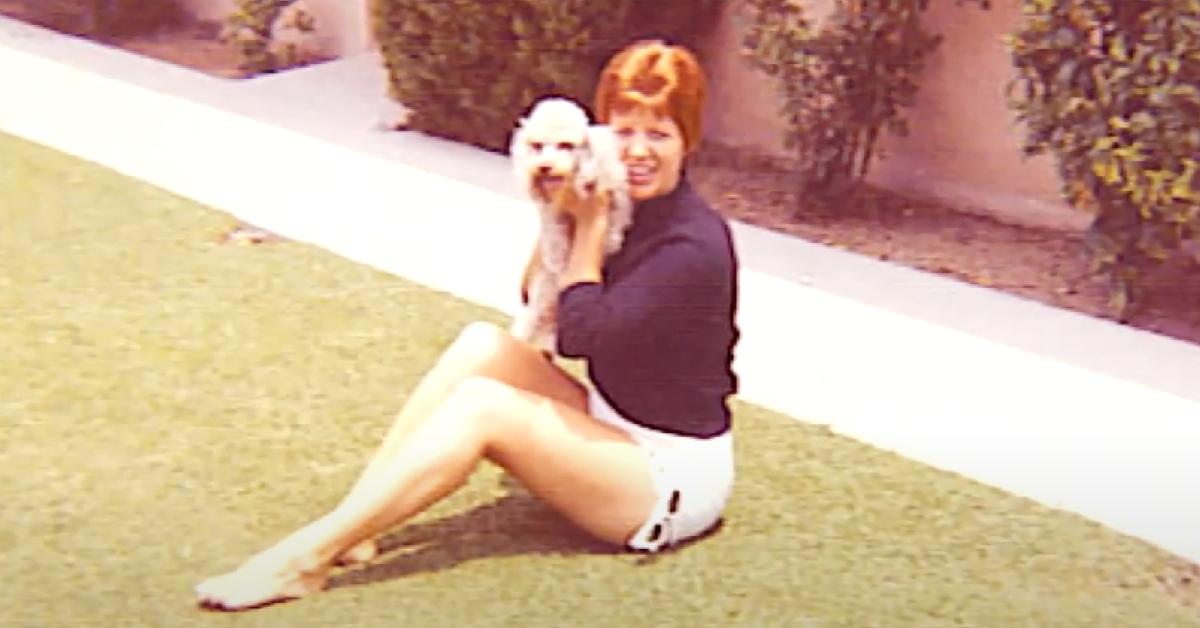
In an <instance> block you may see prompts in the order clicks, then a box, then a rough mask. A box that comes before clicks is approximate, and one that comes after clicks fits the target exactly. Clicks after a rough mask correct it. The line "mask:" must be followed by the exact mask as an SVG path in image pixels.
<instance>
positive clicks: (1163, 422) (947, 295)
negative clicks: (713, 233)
mask: <svg viewBox="0 0 1200 628" xmlns="http://www.w3.org/2000/svg"><path fill="white" fill-rule="evenodd" d="M382 80H383V79H382V73H381V70H380V68H379V65H378V62H377V60H375V59H374V58H373V57H372V56H371V55H364V56H362V57H359V58H354V59H348V60H344V61H339V62H335V63H330V64H325V65H322V66H317V67H313V68H309V69H305V70H297V71H293V72H288V73H284V74H280V75H275V76H270V77H264V78H260V79H254V80H249V81H233V80H225V79H218V78H213V77H209V76H207V75H203V74H200V73H197V72H193V71H190V70H186V69H183V68H179V67H175V66H171V65H167V64H164V63H161V62H157V61H154V60H150V59H146V58H142V57H138V56H135V55H131V54H128V53H124V52H122V51H118V50H112V49H107V48H104V47H101V46H98V45H94V44H91V43H89V42H86V41H81V40H77V39H72V38H69V37H64V36H60V35H57V34H53V33H49V32H47V31H44V30H42V29H38V28H34V27H29V26H26V25H24V24H20V23H16V22H13V21H10V20H5V19H3V18H0V84H2V85H4V86H5V88H4V90H5V93H4V94H3V96H0V130H3V131H5V132H8V133H12V134H15V135H18V136H22V137H25V138H28V139H31V140H33V141H36V142H39V143H42V144H45V145H48V146H52V147H55V148H57V149H59V150H62V151H64V152H67V153H71V154H74V155H77V156H80V157H83V158H85V159H89V160H92V161H95V162H97V163H100V164H104V165H106V166H108V167H111V168H113V169H115V170H118V171H120V172H123V173H126V174H128V175H131V176H134V177H137V178H139V179H143V180H146V181H149V182H151V183H154V184H156V185H159V186H161V187H163V188H166V189H169V190H171V191H174V192H176V193H178V194H181V195H183V196H187V197H190V198H193V199H196V200H198V201H200V202H203V203H206V204H208V205H211V206H213V207H216V208H219V209H222V210H225V211H228V212H230V213H232V214H234V215H236V216H238V217H240V218H242V219H244V220H247V221H249V222H252V223H256V224H259V225H262V226H264V227H267V228H270V229H272V230H274V231H277V232H279V233H281V234H283V235H285V236H288V237H291V238H294V239H297V240H301V241H307V242H312V243H314V244H316V245H318V246H321V247H323V248H325V249H327V250H330V251H332V252H334V253H337V254H339V255H342V256H344V257H346V258H349V259H352V260H355V261H358V262H361V263H365V264H370V265H372V266H375V267H378V268H381V269H384V270H386V271H388V272H392V273H396V274H398V275H401V276H404V277H407V278H409V279H412V280H414V281H417V282H420V283H422V284H425V285H427V286H430V287H433V288H436V289H439V290H444V291H446V292H449V293H452V294H455V295H458V296H460V297H463V298H467V299H470V300H472V301H475V302H478V303H481V304H484V305H488V306H491V307H495V308H498V309H500V310H502V311H506V312H511V311H512V310H513V308H514V306H515V305H516V300H515V290H514V286H515V285H516V284H517V277H518V276H519V270H520V264H521V261H522V260H523V256H524V255H525V254H526V252H527V251H528V248H529V246H530V245H531V242H532V238H533V234H534V230H535V226H536V225H535V222H534V216H533V212H531V211H530V210H529V209H528V208H527V207H526V206H525V205H524V204H523V203H522V202H521V201H520V199H519V198H518V197H517V195H516V194H515V192H514V186H513V185H512V182H511V180H510V175H509V171H508V164H507V161H506V160H505V159H504V158H503V157H502V156H499V155H494V154H489V153H486V152H483V151H479V150H475V149H471V148H468V147H465V146H461V145H457V144H454V143H450V142H445V141H441V140H437V139H434V138H429V137H425V136H422V135H420V134H416V133H383V132H381V131H379V130H377V129H376V128H375V120H376V118H375V112H376V111H377V110H378V104H379V103H380V99H381V97H382V93H383V82H382ZM0 167H3V156H0ZM734 231H735V237H736V241H737V246H738V250H739V255H740V257H741V259H742V262H743V272H742V278H741V280H742V292H741V308H740V312H739V324H740V326H741V328H742V330H743V334H744V335H743V340H742V342H741V344H740V345H739V350H738V355H737V364H736V365H735V366H736V368H737V370H738V371H739V373H740V375H741V376H742V381H743V391H742V397H743V398H745V399H746V400H748V401H751V402H754V403H758V404H761V405H763V406H766V407H769V408H772V409H775V410H778V411H780V412H783V413H786V414H789V415H791V416H794V417H797V418H799V419H802V420H805V421H810V422H818V423H825V424H828V425H829V426H830V427H831V428H832V429H834V430H835V431H837V432H840V433H843V434H846V435H848V436H850V437H853V438H856V439H859V440H862V441H865V442H869V443H872V444H874V445H876V446H878V447H880V448H883V449H887V450H892V451H896V452H898V453H900V454H902V455H905V456H908V457H912V458H915V459H918V460H921V461H923V462H925V463H927V464H930V465H933V466H936V467H939V468H943V469H947V470H951V471H954V472H957V473H961V474H963V475H966V476H969V477H972V478H975V479H977V480H979V481H982V482H985V483H988V484H991V485H994V486H997V487H1000V488H1002V489H1004V490H1007V491H1010V492H1013V493H1016V494H1019V495H1023V496H1026V497H1029V498H1032V499H1035V500H1037V501H1039V502H1042V503H1044V504H1047V505H1049V506H1052V507H1058V508H1063V509H1067V510H1070V511H1074V512H1077V513H1080V514H1082V515H1084V516H1086V517H1089V518H1092V519H1094V520H1097V521H1100V522H1102V523H1104V524H1106V525H1108V526H1110V527H1112V528H1114V529H1116V530H1119V531H1122V532H1124V533H1127V534H1130V535H1133V536H1137V537H1140V538H1143V539H1145V540H1147V541H1150V542H1152V543H1154V544H1156V545H1159V546H1161V547H1163V548H1165V549H1168V550H1170V551H1173V552H1175V553H1177V554H1180V555H1182V556H1184V557H1187V558H1190V559H1191V560H1194V561H1200V347H1196V346H1192V345H1188V344H1185V343H1180V342H1176V341H1172V340H1169V339H1165V338H1162V337H1159V336H1155V335H1152V334H1148V333H1144V332H1140V331H1137V330H1132V329H1129V328H1125V327H1120V326H1117V325H1113V324H1110V323H1107V322H1103V321H1098V320H1094V319H1091V318H1088V317H1084V316H1080V315H1076V314H1073V313H1069V312H1064V311H1060V310H1056V309H1053V308H1049V307H1046V306H1042V305H1040V304H1036V303H1032V302H1028V301H1023V300H1019V299H1015V298H1012V297H1009V296H1007V295H1003V294H1000V293H997V292H993V291H989V290H984V289H980V288H976V287H973V286H968V285H964V284H960V283H957V282H954V281H951V280H948V279H944V278H941V277H937V276H932V275H927V274H923V273H920V272H916V271H912V270H909V269H905V268H901V267H897V266H894V265H890V264H885V263H882V262H878V261H875V260H873V259H868V258H864V257H860V256H857V255H853V254H849V253H845V252H841V251H837V250H832V249H828V248H825V247H821V246H816V245H812V244H809V243H805V242H801V241H797V240H794V239H792V238H787V237H783V236H780V235H777V234H773V233H769V232H766V231H763V230H760V229H756V228H753V227H749V226H746V225H740V224H735V225H734ZM779 472H781V473H786V472H787V470H786V469H780V470H779ZM781 498H786V496H781Z"/></svg>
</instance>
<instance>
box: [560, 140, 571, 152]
mask: <svg viewBox="0 0 1200 628" xmlns="http://www.w3.org/2000/svg"><path fill="white" fill-rule="evenodd" d="M558 150H562V151H572V150H575V145H574V144H572V143H570V142H559V143H558Z"/></svg>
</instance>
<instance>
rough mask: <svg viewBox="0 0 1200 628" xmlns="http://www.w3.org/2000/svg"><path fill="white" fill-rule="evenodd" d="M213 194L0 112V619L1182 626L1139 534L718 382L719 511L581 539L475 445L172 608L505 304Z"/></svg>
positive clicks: (339, 465)
mask: <svg viewBox="0 0 1200 628" xmlns="http://www.w3.org/2000/svg"><path fill="white" fill-rule="evenodd" d="M232 224H234V220H233V219H232V218H231V217H229V216H228V215H225V214H222V213H220V212H218V211H214V210H212V209H208V208H205V207H201V206H198V205H196V204H195V203H192V202H189V201H186V200H182V199H180V198H178V197H175V196H172V195H170V194H167V193H164V192H162V191H160V190H158V189H156V188H153V187H151V186H148V185H145V184H142V183H139V182H135V181H131V180H129V179H126V178H123V177H121V176H118V175H116V174H114V173H112V172H109V171H107V170H105V169H102V168H98V167H96V166H94V165H90V164H86V163H83V162H80V161H78V160H75V159H72V158H69V157H66V156H64V155H62V154H59V153H57V152H54V151H51V150H47V149H45V148H41V147H37V146H33V145H30V144H28V143H25V142H23V141H19V140H15V139H12V138H10V137H8V136H4V135H0V347H2V348H3V350H2V351H0V373H2V374H3V376H2V377H0V497H2V500H0V512H2V513H3V516H2V521H3V526H2V527H0V556H3V560H2V561H0V579H2V584H0V625H3V626H22V627H23V626H38V627H42V626H72V627H75V626H105V627H109V626H112V627H117V626H121V627H124V626H154V627H171V628H175V627H190V626H341V625H352V626H360V625H361V626H404V625H409V626H433V625H438V626H490V625H519V624H529V625H552V626H568V625H576V624H578V625H592V624H595V625H613V626H616V625H636V626H641V625H676V626H679V625H682V626H724V625H747V626H749V625H754V626H759V625H762V626H769V625H787V626H814V627H815V626H853V627H862V626H881V627H899V626H922V627H934V626H998V627H1013V626H1081V627H1096V626H1113V627H1129V626H1154V627H1156V628H1159V627H1168V626H1200V614H1198V613H1197V612H1196V611H1195V610H1189V609H1186V608H1184V607H1183V606H1181V605H1178V604H1176V603H1175V602H1174V601H1173V600H1172V599H1171V598H1170V597H1168V596H1167V594H1165V593H1163V592H1162V591H1161V590H1160V588H1159V586H1158V584H1157V583H1156V581H1155V576H1156V575H1157V574H1159V573H1162V572H1163V571H1164V570H1165V569H1167V567H1166V565H1167V562H1168V560H1169V557H1168V556H1167V555H1165V554H1164V553H1162V552H1159V551H1157V550H1155V549H1154V548H1152V547H1150V546H1148V545H1146V544H1144V543H1141V542H1139V541H1136V540H1132V539H1130V538H1127V537H1123V536H1121V535H1118V534H1115V533H1113V532H1111V531H1108V530H1106V529H1104V528H1102V527H1100V526H1098V525H1095V524H1092V523H1089V522H1087V521H1085V520H1083V519H1081V518H1079V517H1076V516H1073V515H1069V514H1064V513H1061V512H1056V511H1052V510H1048V509H1046V508H1042V507H1039V506H1037V505H1035V504H1033V503H1031V502H1029V501H1027V500H1023V499H1018V498H1015V497H1011V496H1009V495H1006V494H1004V493H1001V492H999V491H997V490H993V489H991V488H988V487H985V486H982V485H980V484H978V483H975V482H972V481H969V480H966V479H964V478H961V477H958V476H955V475H951V474H947V473H943V472H940V471H935V470H933V469H930V468H928V467H925V466H922V465H919V464H916V463H914V462H911V461H908V460H905V459H903V458H900V457H898V456H895V455H893V454H890V453H887V452H883V451H879V450H877V449H873V448H871V447H868V446H865V445H862V444H859V443H856V442H853V441H851V440H848V439H845V438H842V437H839V436H835V435H832V434H831V433H829V432H828V431H827V430H824V429H820V428H817V427H813V426H810V425H806V424H804V423H799V422H796V421H793V420H791V419H788V418H786V417H783V416H779V415H776V414H773V413H770V412H767V411H765V410H762V409H759V408H756V407H754V406H751V405H748V404H744V403H739V404H737V406H736V422H737V423H736V425H737V427H736V429H737V442H738V455H739V484H738V489H737V493H736V497H735V499H734V501H733V502H732V504H731V507H730V509H729V512H728V521H727V524H726V525H725V526H724V528H723V529H722V530H720V531H719V532H718V533H717V534H715V535H714V536H712V537H710V538H708V539H705V540H704V541H702V542H700V543H697V544H694V545H691V546H688V547H686V548H684V549H683V550H682V551H677V552H673V553H669V554H666V555H663V556H660V557H655V558H653V559H643V558H640V557H636V556H630V555H619V554H618V555H614V554H607V553H605V552H604V551H602V550H601V549H600V548H598V547H597V546H596V545H594V544H591V543H589V542H588V541H587V540H586V539H583V538H581V537H580V535H578V534H577V533H575V532H573V531H572V530H571V529H570V528H568V527H567V526H566V525H565V524H564V523H562V522H561V521H560V520H559V519H557V518H556V517H555V516H554V515H553V514H552V513H550V512H548V511H547V510H545V509H544V508H542V507H541V506H540V505H538V504H537V503H536V502H533V501H532V500H531V499H530V498H528V497H527V496H525V495H524V494H523V493H522V492H521V491H520V490H519V489H516V488H514V487H511V486H509V484H508V483H507V482H505V481H504V480H503V479H502V476H501V474H499V473H497V472H496V470H495V469H494V468H491V467H488V466H486V465H485V467H484V468H482V469H481V470H480V472H479V473H478V474H477V475H476V477H475V479H474V480H473V481H472V482H471V483H470V484H469V485H468V486H467V487H466V489H464V490H463V491H462V492H461V493H460V494H458V495H456V496H455V497H454V498H453V499H451V500H450V501H448V502H446V503H444V504H442V505H441V506H440V507H438V508H437V509H435V510H434V511H432V512H430V513H427V515H425V516H423V517H422V518H420V519H419V520H418V521H417V522H415V523H414V524H413V525H411V526H410V527H408V528H405V529H402V530H399V531H398V532H397V533H395V534H394V535H393V536H392V537H391V538H390V539H389V541H390V542H389V543H388V545H390V546H391V547H392V551H391V552H390V553H389V554H388V555H387V556H386V557H385V558H384V559H383V560H382V561H381V563H380V564H379V565H377V566H374V567H369V568H366V569H364V570H360V571H355V572H352V573H349V574H346V575H345V576H342V577H339V578H338V579H337V580H336V582H335V585H336V586H335V587H334V588H333V589H332V590H331V591H329V592H326V593H324V594H321V595H318V596H316V597H313V598H310V599H307V600H302V601H298V602H294V603H289V604H283V605H277V606H273V607H269V608H266V609H262V610H258V611H253V612H249V613H243V614H237V615H221V614H213V613H206V612H201V611H199V610H196V609H195V608H194V606H193V605H192V598H191V587H192V585H193V583H194V582H195V581H196V580H198V579H199V578H201V577H203V576H206V575H209V574H212V573H214V572H216V571H220V570H224V569H227V568H229V567H232V566H233V565H234V564H235V563H236V562H238V560H240V559H241V558H243V557H244V556H245V555H247V554H248V553H249V552H251V551H253V550H256V549H260V548H261V547H262V546H263V545H264V544H266V543H268V542H270V541H272V540H274V539H275V538H276V537H277V536H279V535H281V534H282V533H284V532H286V531H288V530H290V529H291V528H292V527H294V526H295V525H297V524H299V523H301V522H303V521H305V520H306V519H307V518H309V517H311V516H314V515H316V514H319V513H321V512H322V511H323V510H324V509H326V508H328V507H330V506H331V505H332V504H333V503H334V502H335V500H336V499H337V498H338V496H339V495H340V494H341V492H342V491H343V490H345V489H346V488H347V486H348V484H349V483H350V482H351V480H352V479H353V477H354V476H355V474H356V473H357V471H358V469H359V464H360V462H361V461H362V460H363V459H364V457H365V456H366V454H367V453H368V452H369V450H370V448H371V447H372V446H373V445H374V443H375V441H376V439H377V438H378V437H379V436H380V435H381V432H382V430H383V429H384V427H385V426H386V424H387V423H388V421H389V420H390V417H391V415H392V414H393V413H394V412H395V410H396V409H397V408H398V406H399V404H400V403H401V402H402V401H403V400H404V397H405V394H406V391H407V390H408V389H409V388H410V387H411V386H412V385H413V384H414V382H415V381H416V378H417V377H418V376H419V374H420V373H421V372H422V371H423V369H425V368H427V367H428V366H429V365H430V364H431V362H432V360H433V359H434V357H435V356H436V355H437V353H438V351H439V350H440V349H441V348H442V347H443V346H444V345H445V344H446V343H447V342H448V341H449V340H450V339H451V338H452V336H453V334H454V333H455V332H456V331H457V330H458V329H459V328H460V327H461V326H462V325H463V324H465V323H466V322H468V321H470V320H473V319H487V320H492V321H496V322H502V320H503V319H502V318H501V316H500V315H499V314H497V313H496V312H493V311H489V310H486V309H483V308H480V307H477V306H474V305H471V304H468V303H464V302H462V301H459V300H456V299H454V298H451V297H449V296H447V295H445V294H441V293H437V292H433V291H430V290H427V289H425V288H422V287H419V286H417V285H414V284H412V283H409V282H407V281H404V280H401V279H397V278H395V277H391V276H389V275H386V274H384V273H381V272H377V271H375V270H372V269H369V268H366V267H363V266H359V265H356V264H353V263H350V262H347V261H345V260H343V259H340V258H338V257H335V256H334V255H331V254H329V253H327V252H324V251H322V250H319V249H317V248H314V247H311V246H306V245H301V244H295V243H286V242H285V243H275V244H267V245H261V246H240V245H229V244H221V243H218V235H219V234H220V233H221V232H222V231H223V230H224V229H226V228H228V227H229V226H231V225H232ZM1014 464H1019V462H1018V461H1014Z"/></svg>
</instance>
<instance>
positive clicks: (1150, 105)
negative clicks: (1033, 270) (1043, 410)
mask: <svg viewBox="0 0 1200 628" xmlns="http://www.w3.org/2000/svg"><path fill="white" fill-rule="evenodd" d="M1023 9H1024V14H1025V18H1024V23H1023V24H1022V26H1021V28H1020V30H1019V31H1018V32H1017V33H1016V34H1015V35H1014V37H1012V39H1011V42H1010V45H1011V49H1012V57H1013V61H1014V64H1015V65H1016V69H1017V73H1018V79H1017V81H1016V82H1015V83H1014V84H1013V90H1012V97H1013V105H1014V107H1015V108H1016V110H1017V111H1018V112H1019V116H1020V118H1021V120H1023V121H1024V122H1025V124H1026V125H1027V128H1028V135H1027V141H1026V146H1025V150H1026V152H1027V153H1028V154H1039V153H1050V154H1053V155H1054V156H1055V157H1056V158H1057V162H1058V170H1059V174H1060V176H1061V178H1062V182H1063V193H1064V195H1065V197H1066V198H1067V199H1068V200H1069V201H1070V202H1071V203H1072V204H1073V205H1075V206H1076V207H1081V208H1086V209H1089V210H1091V211H1093V212H1094V213H1095V214H1096V219H1095V221H1094V223H1093V226H1092V229H1091V232H1090V234H1089V242H1090V245H1091V249H1092V251H1093V253H1094V255H1095V261H1096V270H1097V271H1106V272H1107V273H1108V274H1109V276H1110V277H1111V278H1112V279H1113V293H1112V299H1113V301H1112V306H1113V310H1114V312H1115V313H1116V314H1118V315H1125V313H1126V312H1125V310H1126V307H1127V306H1128V305H1129V304H1130V303H1131V302H1132V301H1134V300H1136V296H1137V287H1138V286H1137V284H1138V280H1139V274H1140V271H1141V270H1143V269H1144V268H1146V267H1147V263H1148V262H1156V261H1159V262H1160V261H1165V260H1167V259H1168V258H1169V257H1171V256H1173V255H1175V254H1177V253H1178V252H1180V251H1181V250H1187V249H1188V248H1190V247H1198V248H1195V249H1193V250H1194V251H1196V252H1195V253H1194V259H1195V261H1196V262H1200V177H1197V167H1198V163H1200V2H1196V1H1195V0H1121V1H1120V2H1110V1H1108V0H1025V2H1024V3H1023Z"/></svg>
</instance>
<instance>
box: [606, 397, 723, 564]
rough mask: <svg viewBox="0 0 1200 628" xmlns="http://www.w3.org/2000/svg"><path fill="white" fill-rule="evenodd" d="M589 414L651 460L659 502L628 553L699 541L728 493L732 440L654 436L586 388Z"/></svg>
mask: <svg viewBox="0 0 1200 628" xmlns="http://www.w3.org/2000/svg"><path fill="white" fill-rule="evenodd" d="M588 411H589V412H590V414H591V415H592V416H593V417H595V418H596V419H597V420H599V421H601V422H603V423H607V424H609V425H612V426H614V427H616V428H618V429H620V430H622V431H624V432H625V433H627V434H629V436H630V437H631V438H633V440H634V442H636V443H637V444H638V445H639V446H641V448H642V449H643V450H645V452H646V454H647V456H648V457H649V459H650V467H651V470H652V472H653V474H654V484H655V487H656V488H657V489H658V501H657V502H655V504H654V509H653V510H652V511H651V512H650V517H649V518H647V519H646V522H645V523H644V524H642V527H641V528H639V529H638V531H637V532H636V533H634V535H633V536H632V537H631V538H630V539H629V542H628V543H627V545H628V546H629V548H630V549H633V550H638V551H644V552H657V551H659V550H661V549H663V548H665V547H669V546H671V545H674V544H676V543H678V542H680V541H684V540H687V539H690V538H692V537H696V536H699V535H701V534H703V533H705V532H707V531H708V530H710V529H712V527H713V526H715V525H716V524H717V522H718V521H719V520H720V519H721V513H722V511H724V510H725V504H726V503H727V502H728V501H729V496H730V493H731V492H732V491H733V478H734V465H733V434H732V433H731V432H729V433H725V434H722V435H721V436H717V437H716V438H693V437H689V436H679V435H676V434H668V433H666V432H660V431H658V430H653V429H650V428H647V427H644V426H641V425H638V424H637V423H634V422H633V421H630V420H629V419H626V418H625V417H623V416H621V415H620V414H619V413H618V412H617V411H616V410H614V409H613V408H612V406H610V405H609V404H608V402H607V401H606V400H605V399H604V397H603V396H601V395H600V393H599V392H597V391H596V389H595V388H590V389H589V393H588Z"/></svg>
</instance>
